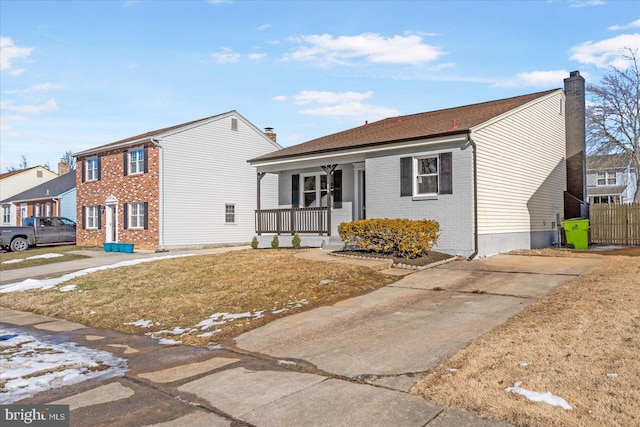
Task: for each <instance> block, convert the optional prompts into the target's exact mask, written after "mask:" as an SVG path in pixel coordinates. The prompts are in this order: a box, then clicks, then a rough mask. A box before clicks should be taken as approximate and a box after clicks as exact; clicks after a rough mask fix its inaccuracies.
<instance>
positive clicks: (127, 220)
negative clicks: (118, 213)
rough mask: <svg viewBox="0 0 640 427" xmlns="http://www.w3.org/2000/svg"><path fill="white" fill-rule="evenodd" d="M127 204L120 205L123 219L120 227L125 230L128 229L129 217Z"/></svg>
mask: <svg viewBox="0 0 640 427" xmlns="http://www.w3.org/2000/svg"><path fill="white" fill-rule="evenodd" d="M128 208H129V203H125V204H124V205H122V209H123V211H124V219H123V221H122V227H123V228H124V229H125V230H126V229H127V228H129V215H128V211H129V209H128Z"/></svg>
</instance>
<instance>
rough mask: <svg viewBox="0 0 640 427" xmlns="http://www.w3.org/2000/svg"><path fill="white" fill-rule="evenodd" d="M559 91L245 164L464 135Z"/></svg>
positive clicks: (449, 112) (337, 138)
mask: <svg viewBox="0 0 640 427" xmlns="http://www.w3.org/2000/svg"><path fill="white" fill-rule="evenodd" d="M558 90H559V89H553V90H547V91H544V92H537V93H532V94H528V95H522V96H516V97H513V98H506V99H500V100H497V101H489V102H482V103H479V104H471V105H465V106H462V107H455V108H447V109H444V110H437V111H430V112H426V113H419V114H411V115H407V116H398V117H390V118H387V119H383V120H380V121H377V122H373V123H365V124H364V125H363V126H358V127H356V128H352V129H349V130H345V131H342V132H338V133H334V134H332V135H328V136H323V137H321V138H317V139H313V140H311V141H307V142H304V143H302V144H298V145H294V146H291V147H287V148H283V149H282V150H278V151H275V152H272V153H269V154H266V155H264V156H260V157H256V158H254V159H251V160H249V162H260V161H263V160H275V159H282V158H287V157H297V156H303V155H307V154H318V153H326V152H331V151H339V150H348V149H351V148H356V147H367V146H375V145H380V144H388V143H393V142H399V141H408V140H415V139H423V138H432V137H436V136H446V135H456V134H464V133H468V132H469V131H470V130H471V128H473V127H474V126H478V125H480V124H482V123H484V122H486V121H488V120H490V119H493V118H496V117H498V116H500V115H501V114H504V113H506V112H508V111H510V110H513V109H516V108H518V107H521V106H522V105H524V104H526V103H528V102H531V101H533V100H535V99H538V98H542V97H544V96H547V95H549V94H551V93H553V92H555V91H558Z"/></svg>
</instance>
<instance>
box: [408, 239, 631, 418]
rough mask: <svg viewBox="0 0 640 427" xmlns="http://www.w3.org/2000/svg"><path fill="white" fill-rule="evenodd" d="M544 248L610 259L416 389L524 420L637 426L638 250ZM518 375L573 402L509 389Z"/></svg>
mask: <svg viewBox="0 0 640 427" xmlns="http://www.w3.org/2000/svg"><path fill="white" fill-rule="evenodd" d="M636 249H638V250H632V251H628V252H627V253H629V254H635V255H639V254H640V248H636ZM537 252H538V253H539V254H540V255H543V256H544V255H550V256H580V257H582V256H599V257H603V262H602V263H601V264H600V265H599V266H597V267H595V268H593V269H591V270H589V271H588V272H586V273H584V274H583V275H581V276H580V277H579V278H577V279H576V280H574V281H572V282H570V283H568V284H567V285H565V286H563V287H561V288H559V289H557V290H556V291H555V292H554V293H552V294H551V295H550V296H548V297H546V298H543V299H541V300H539V301H537V302H536V303H535V304H533V305H531V306H529V307H528V308H527V309H526V310H524V311H523V312H522V313H520V314H519V315H517V316H516V317H514V318H513V319H511V320H510V321H508V322H507V323H506V324H504V325H503V326H501V327H499V328H497V329H495V330H494V331H492V332H490V333H488V334H486V335H484V336H483V337H481V338H480V339H478V340H477V341H475V342H473V343H472V344H471V345H469V346H468V347H467V348H465V349H463V350H462V351H460V352H459V353H458V354H456V355H454V356H453V357H452V358H450V359H449V360H447V361H446V362H444V363H443V364H441V365H440V366H439V367H438V368H436V369H435V370H433V371H432V372H430V373H428V375H427V376H426V377H425V378H424V379H423V380H422V381H420V382H419V383H418V384H417V385H416V386H415V387H414V388H413V389H412V392H413V393H415V394H420V395H422V396H425V397H427V398H429V399H431V400H434V401H436V402H438V403H441V404H444V405H453V406H457V407H460V408H465V409H469V410H471V411H474V412H477V413H479V414H481V415H483V416H486V417H491V418H496V419H500V420H503V421H506V422H508V423H512V424H515V425H519V426H552V425H553V426H631V425H636V426H637V425H640V375H639V374H638V373H639V372H640V257H637V256H635V257H633V256H620V255H615V254H614V253H612V252H609V251H607V252H606V253H605V252H603V253H601V254H597V255H594V254H593V253H591V254H589V253H585V252H582V253H572V252H569V251H556V250H542V251H537ZM590 252H591V251H590ZM605 255H606V256H605ZM516 381H522V384H521V386H520V387H522V388H524V389H527V390H530V391H538V392H544V391H549V392H551V393H553V394H554V395H556V396H559V397H562V398H563V399H564V400H566V401H567V402H568V403H569V404H570V405H571V406H572V407H573V409H572V410H565V409H562V408H560V407H556V406H551V405H548V404H546V403H535V402H532V401H529V400H526V399H525V397H523V396H521V395H518V394H514V393H508V392H506V391H505V388H507V387H512V386H513V385H514V383H515V382H516Z"/></svg>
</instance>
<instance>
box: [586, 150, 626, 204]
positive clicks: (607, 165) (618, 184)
mask: <svg viewBox="0 0 640 427" xmlns="http://www.w3.org/2000/svg"><path fill="white" fill-rule="evenodd" d="M632 165H633V162H632V161H631V159H630V158H629V156H628V155H625V154H606V155H600V156H589V157H587V197H588V198H589V203H615V204H621V203H633V198H634V196H635V194H636V191H637V188H636V185H637V184H636V182H637V181H636V173H637V171H636V170H635V168H634V167H633V166H632Z"/></svg>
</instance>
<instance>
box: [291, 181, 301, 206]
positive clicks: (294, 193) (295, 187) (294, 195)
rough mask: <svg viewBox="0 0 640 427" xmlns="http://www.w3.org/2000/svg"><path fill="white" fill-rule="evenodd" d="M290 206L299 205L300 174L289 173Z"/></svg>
mask: <svg viewBox="0 0 640 427" xmlns="http://www.w3.org/2000/svg"><path fill="white" fill-rule="evenodd" d="M291 207H293V208H299V207H300V175H298V174H295V175H291Z"/></svg>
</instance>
